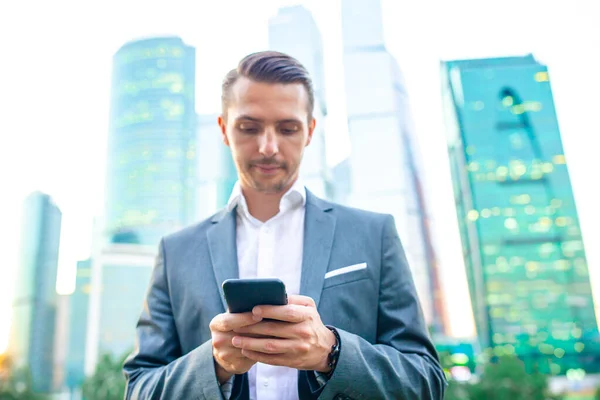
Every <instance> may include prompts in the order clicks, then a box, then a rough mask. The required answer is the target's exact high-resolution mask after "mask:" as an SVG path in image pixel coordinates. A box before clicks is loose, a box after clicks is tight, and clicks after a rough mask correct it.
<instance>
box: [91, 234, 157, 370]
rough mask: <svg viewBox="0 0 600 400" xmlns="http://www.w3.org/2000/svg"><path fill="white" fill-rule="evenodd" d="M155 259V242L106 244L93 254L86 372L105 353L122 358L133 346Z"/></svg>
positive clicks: (93, 366) (92, 368) (94, 365)
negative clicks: (145, 244)
mask: <svg viewBox="0 0 600 400" xmlns="http://www.w3.org/2000/svg"><path fill="white" fill-rule="evenodd" d="M155 259H156V247H155V246H141V245H134V244H123V243H115V244H112V245H109V246H106V247H105V248H103V249H102V250H101V251H100V253H99V254H96V255H94V256H93V257H92V272H91V273H92V276H91V292H90V297H89V309H88V312H89V315H88V319H87V328H86V329H87V335H86V336H87V337H86V352H85V368H84V372H85V374H86V375H89V374H92V373H93V372H94V368H95V367H96V363H97V362H98V360H100V359H101V358H102V357H103V356H104V355H110V356H111V357H113V358H116V359H120V358H121V357H123V356H124V355H126V354H127V353H129V352H131V351H132V350H133V347H134V342H135V330H136V325H137V321H138V319H139V317H140V315H141V313H142V309H143V304H144V298H145V295H146V292H147V290H148V287H149V285H150V277H151V274H152V268H153V267H154V263H155Z"/></svg>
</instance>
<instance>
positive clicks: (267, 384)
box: [263, 379, 269, 387]
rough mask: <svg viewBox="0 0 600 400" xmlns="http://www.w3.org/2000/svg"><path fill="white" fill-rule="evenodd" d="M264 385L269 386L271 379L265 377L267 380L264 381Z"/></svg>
mask: <svg viewBox="0 0 600 400" xmlns="http://www.w3.org/2000/svg"><path fill="white" fill-rule="evenodd" d="M263 386H264V387H267V386H269V380H268V379H265V380H264V381H263Z"/></svg>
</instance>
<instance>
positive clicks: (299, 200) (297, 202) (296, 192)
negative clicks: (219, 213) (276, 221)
mask: <svg viewBox="0 0 600 400" xmlns="http://www.w3.org/2000/svg"><path fill="white" fill-rule="evenodd" d="M305 205H306V188H305V187H304V184H303V183H302V182H301V181H300V179H299V178H298V179H296V182H294V184H293V185H292V187H291V188H290V189H289V190H288V191H287V192H286V193H285V194H284V195H283V197H282V198H281V201H280V203H279V210H280V211H279V212H285V211H287V210H289V209H292V208H295V207H298V206H302V207H304V206H305ZM236 206H239V207H240V208H241V209H242V210H243V211H244V212H248V204H247V203H246V199H245V197H244V195H243V194H242V187H241V186H240V181H237V182H236V183H235V185H234V186H233V190H232V191H231V196H229V201H228V202H227V211H228V212H229V211H231V210H233V209H234V208H235V207H236Z"/></svg>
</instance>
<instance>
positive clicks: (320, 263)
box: [300, 190, 335, 307]
mask: <svg viewBox="0 0 600 400" xmlns="http://www.w3.org/2000/svg"><path fill="white" fill-rule="evenodd" d="M331 208H332V207H331V205H330V204H329V203H327V202H325V201H322V200H320V199H319V198H317V197H315V196H314V195H313V194H312V193H310V192H309V191H308V190H307V191H306V213H305V218H304V249H303V255H302V274H301V280H300V294H303V295H305V296H308V297H312V298H313V300H314V301H315V303H316V304H317V307H318V306H319V300H320V298H321V291H322V290H323V281H324V279H325V273H326V272H327V267H328V265H329V257H330V255H331V247H332V245H333V234H334V232H335V216H333V215H332V214H331V213H329V212H328V211H330V210H331Z"/></svg>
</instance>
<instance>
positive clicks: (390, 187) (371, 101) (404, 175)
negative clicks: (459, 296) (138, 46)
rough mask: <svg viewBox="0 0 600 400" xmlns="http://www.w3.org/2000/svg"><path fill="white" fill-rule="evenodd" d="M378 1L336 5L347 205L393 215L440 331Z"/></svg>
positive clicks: (414, 170)
mask: <svg viewBox="0 0 600 400" xmlns="http://www.w3.org/2000/svg"><path fill="white" fill-rule="evenodd" d="M381 12H382V11H381V3H380V1H379V0H372V1H367V0H342V34H343V45H344V77H345V92H346V99H347V100H346V103H347V107H346V108H347V115H348V130H349V135H350V147H351V152H350V157H349V160H348V162H349V173H350V194H349V196H348V204H349V205H351V206H354V207H358V208H363V209H367V210H372V211H377V212H383V213H388V214H392V215H393V216H394V218H395V221H396V227H397V229H398V233H399V235H400V239H401V240H402V244H403V247H404V250H405V252H406V256H407V259H408V262H409V265H410V267H411V271H412V275H413V278H414V281H415V285H416V288H417V292H418V295H419V298H420V300H421V304H422V307H423V312H424V315H425V320H426V321H427V323H428V325H429V326H430V327H431V330H432V331H434V332H444V331H445V330H446V323H445V318H446V312H445V309H444V301H443V298H442V293H441V289H440V285H439V282H438V272H437V262H436V258H435V252H434V247H433V245H432V238H431V233H430V231H429V226H428V215H427V210H426V206H425V200H424V193H423V191H422V186H423V185H422V182H421V180H422V167H421V163H420V158H419V149H417V148H416V145H415V143H416V140H415V138H414V135H415V130H414V127H413V123H412V116H411V111H410V107H409V101H408V94H407V92H406V86H405V83H404V78H403V75H402V72H401V70H400V68H399V65H398V63H397V61H396V60H395V59H394V57H393V56H392V55H391V54H390V53H389V52H388V51H387V49H386V47H385V43H384V37H383V23H382V15H381Z"/></svg>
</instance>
